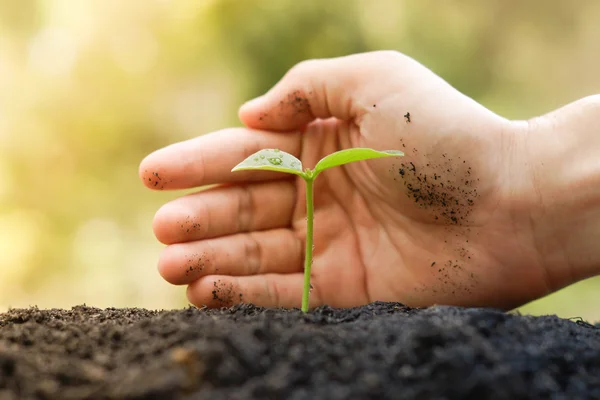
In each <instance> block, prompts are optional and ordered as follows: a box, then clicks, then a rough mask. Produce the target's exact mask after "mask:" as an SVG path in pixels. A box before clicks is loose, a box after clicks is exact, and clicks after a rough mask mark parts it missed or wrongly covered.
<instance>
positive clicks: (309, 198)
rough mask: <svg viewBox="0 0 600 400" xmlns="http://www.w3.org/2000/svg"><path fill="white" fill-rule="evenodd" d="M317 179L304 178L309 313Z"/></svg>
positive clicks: (305, 293) (305, 297)
mask: <svg viewBox="0 0 600 400" xmlns="http://www.w3.org/2000/svg"><path fill="white" fill-rule="evenodd" d="M314 178H315V177H312V176H311V177H307V178H304V181H305V182H306V254H305V257H304V291H303V292H302V311H303V312H308V298H309V296H310V268H311V267H312V253H313V210H314V206H313V183H314Z"/></svg>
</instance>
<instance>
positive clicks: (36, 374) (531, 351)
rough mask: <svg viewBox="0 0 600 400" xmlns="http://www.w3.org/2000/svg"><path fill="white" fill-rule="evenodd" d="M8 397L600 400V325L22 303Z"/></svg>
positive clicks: (3, 321)
mask: <svg viewBox="0 0 600 400" xmlns="http://www.w3.org/2000/svg"><path fill="white" fill-rule="evenodd" d="M0 398H1V399H17V398H19V399H21V398H24V399H33V398H36V399H37V398H43V399H64V400H67V399H167V398H168V399H201V398H210V399H266V398H285V399H288V398H289V399H317V398H323V399H396V398H404V399H423V398H428V399H430V398H461V399H462V398H473V399H483V398H485V399H515V398H568V399H582V398H600V326H598V325H596V326H594V325H591V324H588V323H586V322H584V321H580V320H578V321H570V320H565V319H560V318H557V317H555V316H546V317H529V316H520V315H512V314H506V313H503V312H500V311H496V310H489V309H468V308H457V307H432V308H428V309H411V308H407V307H404V306H403V305H401V304H397V303H373V304H370V305H367V306H363V307H357V308H350V309H334V308H331V307H327V306H324V307H319V308H318V309H316V310H314V311H313V312H311V313H309V314H303V313H301V312H300V311H299V310H285V309H265V308H259V307H255V306H252V305H237V306H234V307H232V308H223V309H220V310H209V309H196V308H188V309H184V310H175V311H148V310H143V309H105V310H101V309H97V308H92V307H86V306H78V307H74V308H73V309H71V310H38V309H36V308H30V309H14V310H10V311H9V312H7V313H5V314H1V315H0Z"/></svg>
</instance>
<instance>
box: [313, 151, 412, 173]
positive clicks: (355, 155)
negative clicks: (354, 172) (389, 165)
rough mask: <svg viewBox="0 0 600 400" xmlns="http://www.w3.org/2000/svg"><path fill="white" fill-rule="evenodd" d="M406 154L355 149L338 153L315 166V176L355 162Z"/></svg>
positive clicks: (332, 154) (323, 159)
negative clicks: (329, 169)
mask: <svg viewBox="0 0 600 400" xmlns="http://www.w3.org/2000/svg"><path fill="white" fill-rule="evenodd" d="M403 155H404V153H403V152H401V151H398V150H383V151H378V150H373V149H368V148H360V147H357V148H353V149H346V150H341V151H336V152H335V153H331V154H330V155H328V156H326V157H324V158H322V159H321V161H319V162H318V163H317V165H315V174H318V173H319V172H322V171H324V170H326V169H328V168H332V167H337V166H340V165H344V164H348V163H351V162H355V161H362V160H369V159H373V158H383V157H400V156H403Z"/></svg>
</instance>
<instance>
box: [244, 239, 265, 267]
mask: <svg viewBox="0 0 600 400" xmlns="http://www.w3.org/2000/svg"><path fill="white" fill-rule="evenodd" d="M244 250H245V251H244V254H245V256H246V265H247V268H248V271H247V273H248V275H257V274H259V273H260V272H261V265H262V257H261V253H262V251H261V246H260V244H259V242H258V240H256V238H255V237H254V235H252V234H249V235H247V239H246V241H245V249H244Z"/></svg>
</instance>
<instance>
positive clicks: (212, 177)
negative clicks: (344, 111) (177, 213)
mask: <svg viewBox="0 0 600 400" xmlns="http://www.w3.org/2000/svg"><path fill="white" fill-rule="evenodd" d="M264 148H276V149H281V150H283V151H286V152H288V153H290V154H293V155H296V156H298V155H299V153H300V134H299V133H291V132H290V133H288V134H286V135H282V134H278V133H273V132H263V131H257V130H251V129H246V128H232V129H225V130H222V131H218V132H214V133H210V134H206V135H203V136H199V137H197V138H194V139H190V140H186V141H184V142H180V143H175V144H172V145H170V146H167V147H165V148H162V149H160V150H157V151H155V152H154V153H152V154H150V155H148V156H147V157H146V158H144V160H143V161H142V162H141V163H140V167H139V175H140V179H141V180H142V182H143V183H144V185H146V186H147V187H148V188H150V189H155V190H167V189H187V188H192V187H198V186H203V185H211V184H215V183H223V182H244V181H258V180H265V179H278V178H281V176H282V174H280V173H275V172H266V171H250V172H248V171H246V172H231V169H232V168H233V167H235V166H236V165H237V164H238V163H240V162H242V161H243V160H245V159H246V158H247V157H249V156H250V155H252V154H253V153H255V152H257V151H259V150H261V149H264Z"/></svg>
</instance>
